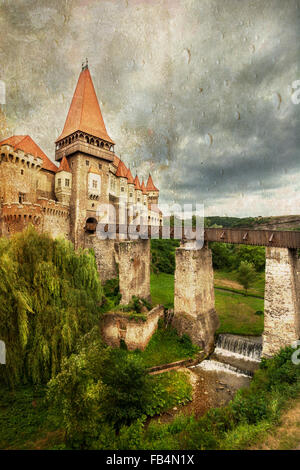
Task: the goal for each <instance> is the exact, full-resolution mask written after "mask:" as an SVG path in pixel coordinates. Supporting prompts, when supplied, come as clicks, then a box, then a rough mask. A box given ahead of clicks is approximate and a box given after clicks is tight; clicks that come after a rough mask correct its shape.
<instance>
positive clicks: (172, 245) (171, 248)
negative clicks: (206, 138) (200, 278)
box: [151, 240, 265, 274]
mask: <svg viewBox="0 0 300 470" xmlns="http://www.w3.org/2000/svg"><path fill="white" fill-rule="evenodd" d="M179 244H180V242H179V240H151V259H152V262H151V268H152V272H154V273H158V272H163V273H167V274H174V271H175V249H176V247H178V246H179ZM209 247H210V249H211V250H212V260H213V267H214V268H215V269H221V270H224V271H225V270H226V271H234V270H237V269H238V268H239V266H240V263H241V262H242V261H247V262H251V263H253V265H254V267H255V270H256V271H257V272H260V271H263V270H264V268H265V248H264V247H261V246H249V245H233V244H231V245H230V244H228V243H216V242H213V243H209Z"/></svg>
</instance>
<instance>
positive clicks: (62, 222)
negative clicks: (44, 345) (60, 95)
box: [0, 63, 162, 277]
mask: <svg viewBox="0 0 300 470" xmlns="http://www.w3.org/2000/svg"><path fill="white" fill-rule="evenodd" d="M114 147H115V143H114V142H113V140H112V139H111V138H110V137H109V135H108V133H107V130H106V127H105V124H104V120H103V117H102V113H101V110H100V106H99V102H98V99H97V96H96V92H95V89H94V85H93V82H92V78H91V75H90V71H89V68H88V65H87V63H86V64H85V65H83V66H82V71H81V73H80V76H79V79H78V82H77V86H76V89H75V92H74V95H73V99H72V102H71V105H70V109H69V112H68V115H67V118H66V122H65V125H64V128H63V131H62V133H61V135H60V136H59V137H58V138H57V140H56V142H55V160H56V161H57V162H59V166H57V165H55V164H54V163H53V162H52V161H51V160H50V159H49V158H48V157H47V155H46V154H45V153H44V152H43V151H42V150H41V148H40V147H39V146H38V145H37V144H36V143H35V142H34V141H33V140H32V138H31V137H30V136H29V135H14V136H12V137H9V138H7V139H5V140H3V141H2V142H0V236H9V235H10V234H13V233H16V232H20V231H22V230H24V228H25V227H26V226H28V225H29V224H32V225H33V226H35V227H36V229H37V230H38V231H40V232H47V233H49V234H50V235H51V236H53V237H57V236H63V237H65V238H67V239H68V240H70V241H71V242H72V243H73V244H74V246H75V248H79V247H87V246H93V245H95V243H96V240H95V232H96V227H97V224H98V223H99V222H108V221H109V220H108V219H107V217H109V219H110V216H107V212H106V213H105V211H104V212H103V211H102V212H101V211H99V205H101V207H103V206H105V205H108V204H110V205H111V206H112V207H114V208H115V209H116V213H119V212H120V211H118V209H119V208H120V207H126V208H127V212H126V216H125V217H127V222H129V223H130V222H132V220H135V221H136V223H137V224H139V223H142V224H148V225H160V224H161V223H162V213H161V211H160V210H159V208H158V198H159V190H158V189H157V188H156V187H155V185H154V183H153V180H152V177H151V175H150V174H149V177H148V181H147V184H146V185H145V183H144V181H142V183H140V180H139V178H138V176H137V175H136V176H135V178H133V175H132V173H131V171H130V168H127V167H126V165H125V164H124V162H123V161H122V160H121V159H120V158H119V157H118V156H117V155H116V154H115V151H114ZM111 206H110V207H111ZM130 208H131V209H132V210H131V211H130V210H129V209H130ZM120 213H121V212H120ZM116 222H119V223H125V221H124V220H123V221H121V220H120V219H117V220H116ZM93 235H94V237H93ZM108 242H109V240H108V241H107V243H108ZM97 248H98V251H99V247H97ZM106 250H107V247H106V248H103V249H102V250H100V251H102V254H99V253H98V255H99V259H100V258H101V257H102V256H107V255H105V254H104V253H103V251H106ZM112 251H113V248H111V249H110V252H111V253H112ZM106 261H107V262H109V261H111V260H106ZM112 274H113V273H112V272H108V273H106V275H104V277H109V276H110V275H112Z"/></svg>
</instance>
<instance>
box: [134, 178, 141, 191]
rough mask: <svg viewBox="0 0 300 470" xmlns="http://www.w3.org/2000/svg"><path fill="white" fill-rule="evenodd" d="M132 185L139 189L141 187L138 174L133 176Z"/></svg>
mask: <svg viewBox="0 0 300 470" xmlns="http://www.w3.org/2000/svg"><path fill="white" fill-rule="evenodd" d="M134 186H135V189H139V190H141V189H142V188H141V185H140V180H139V177H138V175H136V177H135V178H134Z"/></svg>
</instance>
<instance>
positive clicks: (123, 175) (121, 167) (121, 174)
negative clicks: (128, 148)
mask: <svg viewBox="0 0 300 470" xmlns="http://www.w3.org/2000/svg"><path fill="white" fill-rule="evenodd" d="M116 176H119V177H120V178H127V168H126V166H125V164H124V163H123V162H122V160H120V161H119V165H118V169H117V171H116Z"/></svg>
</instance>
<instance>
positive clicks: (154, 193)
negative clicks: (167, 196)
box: [146, 173, 159, 205]
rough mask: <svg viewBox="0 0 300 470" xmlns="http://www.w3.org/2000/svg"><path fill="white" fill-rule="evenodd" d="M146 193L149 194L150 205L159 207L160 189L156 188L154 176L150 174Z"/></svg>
mask: <svg viewBox="0 0 300 470" xmlns="http://www.w3.org/2000/svg"><path fill="white" fill-rule="evenodd" d="M146 191H147V194H148V204H149V205H152V204H155V205H157V204H158V197H159V189H157V188H156V186H154V183H153V180H152V176H151V175H150V173H149V176H148V181H147V186H146Z"/></svg>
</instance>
